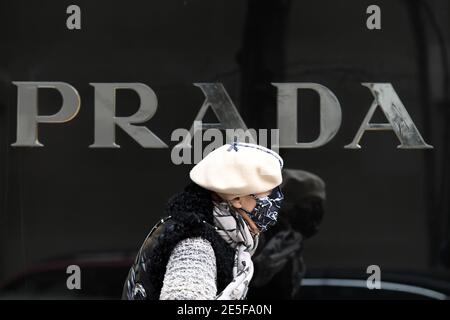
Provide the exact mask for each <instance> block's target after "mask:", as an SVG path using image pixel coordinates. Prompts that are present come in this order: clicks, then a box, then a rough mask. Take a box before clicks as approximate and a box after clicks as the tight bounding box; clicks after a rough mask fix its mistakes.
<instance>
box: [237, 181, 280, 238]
mask: <svg viewBox="0 0 450 320" xmlns="http://www.w3.org/2000/svg"><path fill="white" fill-rule="evenodd" d="M271 192H272V190H268V191H266V192H261V193H255V196H256V197H257V198H262V197H267V196H268V195H270V193H271ZM230 203H231V204H232V205H233V207H234V208H235V209H237V210H236V211H237V212H238V213H239V214H240V215H241V216H242V217H243V218H244V220H245V222H247V225H248V226H249V229H250V232H251V233H253V234H258V233H259V232H260V230H259V229H258V227H257V226H256V224H255V222H253V220H252V219H251V218H250V217H249V216H248V215H247V213H246V212H245V211H244V210H242V209H245V210H246V211H249V212H251V211H252V210H253V209H254V208H255V207H256V199H255V198H254V197H253V196H251V195H247V196H242V197H236V198H234V199H232V200H230Z"/></svg>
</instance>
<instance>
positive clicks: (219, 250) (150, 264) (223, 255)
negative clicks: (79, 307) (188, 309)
mask: <svg viewBox="0 0 450 320" xmlns="http://www.w3.org/2000/svg"><path fill="white" fill-rule="evenodd" d="M165 211H166V212H165V216H166V218H165V219H162V220H161V221H160V222H159V223H158V224H157V225H155V227H154V228H153V229H152V230H151V232H150V233H149V235H148V236H147V238H146V239H145V241H144V243H143V244H142V247H141V249H140V250H139V252H138V254H137V256H136V259H135V261H134V264H133V266H132V267H131V269H130V271H129V273H128V276H127V279H126V281H125V285H124V289H123V294H122V299H125V300H145V299H148V300H157V299H160V298H161V299H171V298H175V299H195V298H200V299H204V298H205V297H211V298H212V297H213V296H214V295H215V294H216V293H218V292H221V291H222V290H223V289H224V288H225V287H226V286H227V285H228V284H229V283H230V282H231V281H232V279H233V272H232V270H233V263H234V255H235V249H234V248H232V247H231V246H230V245H229V244H227V243H226V242H225V240H223V238H222V237H221V236H220V235H219V234H218V233H217V232H216V230H215V228H214V217H213V202H212V198H211V193H210V192H209V191H208V190H206V189H204V188H202V187H200V186H198V185H197V184H195V183H193V182H191V183H190V184H188V185H187V186H186V187H185V188H184V190H183V191H182V192H180V193H178V194H176V195H174V196H173V197H172V198H171V199H170V200H169V201H168V204H167V207H166V210H165ZM183 255H186V256H185V257H183ZM189 256H190V257H193V256H195V257H196V260H192V259H191V261H193V263H200V264H201V263H202V261H201V259H202V257H203V258H204V260H205V262H204V265H203V266H201V267H203V268H204V271H205V272H200V273H198V275H202V274H203V276H204V277H206V278H202V277H199V278H197V279H194V280H197V281H190V283H193V284H194V286H193V287H192V286H191V287H189V288H188V287H185V289H186V290H176V291H177V292H176V295H173V294H174V292H175V290H173V289H174V288H176V287H173V286H172V287H170V286H169V285H166V284H169V282H170V281H173V279H176V277H177V275H176V274H175V273H173V272H172V271H173V270H176V269H177V268H176V264H177V261H178V263H179V262H182V260H183V259H189ZM211 257H213V259H214V258H215V261H214V260H211ZM168 266H169V270H168ZM171 267H175V268H171ZM192 270H193V269H191V271H192ZM166 271H167V272H166ZM169 271H170V272H169ZM177 272H183V271H177ZM184 276H186V274H185V275H184ZM211 277H213V278H212V279H214V282H215V283H214V285H215V286H211V284H210V283H201V282H203V281H205V282H211ZM195 282H197V286H195ZM199 282H200V283H199ZM178 286H179V284H178ZM214 291H215V292H214Z"/></svg>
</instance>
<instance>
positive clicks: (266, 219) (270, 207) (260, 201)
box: [242, 187, 284, 232]
mask: <svg viewBox="0 0 450 320" xmlns="http://www.w3.org/2000/svg"><path fill="white" fill-rule="evenodd" d="M251 196H252V197H253V198H254V199H255V200H256V206H255V208H254V209H253V210H252V211H247V210H245V209H243V208H242V209H243V210H244V211H245V212H246V213H247V214H248V216H249V217H250V219H252V220H253V222H254V223H255V224H256V225H257V226H258V228H259V230H260V231H261V232H264V231H267V229H269V228H270V227H271V226H273V225H274V224H275V223H277V218H278V212H279V211H280V208H281V204H282V203H283V199H284V195H283V193H282V192H281V189H280V187H276V188H275V189H273V190H272V193H271V194H270V195H268V196H266V197H262V198H258V197H257V196H255V195H254V194H251Z"/></svg>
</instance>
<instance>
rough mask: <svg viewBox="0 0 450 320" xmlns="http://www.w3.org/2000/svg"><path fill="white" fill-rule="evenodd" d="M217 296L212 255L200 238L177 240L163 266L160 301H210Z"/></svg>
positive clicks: (212, 251) (206, 241) (215, 270)
mask: <svg viewBox="0 0 450 320" xmlns="http://www.w3.org/2000/svg"><path fill="white" fill-rule="evenodd" d="M216 296H217V269H216V256H215V254H214V250H213V248H212V246H211V243H210V242H209V241H208V240H205V239H203V238H200V237H195V238H187V239H185V240H182V241H180V242H179V243H178V244H177V245H176V247H175V248H174V249H173V251H172V253H171V255H170V258H169V262H168V263H167V267H166V273H165V275H164V281H163V286H162V289H161V294H160V297H159V299H160V300H213V299H215V298H216Z"/></svg>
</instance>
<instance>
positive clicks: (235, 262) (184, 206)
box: [122, 142, 283, 300]
mask: <svg viewBox="0 0 450 320" xmlns="http://www.w3.org/2000/svg"><path fill="white" fill-rule="evenodd" d="M282 167H283V160H282V159H281V157H280V156H279V155H278V154H277V153H275V152H274V151H272V150H270V149H267V148H265V147H262V146H259V145H256V144H251V143H241V142H235V143H233V144H231V145H229V144H228V145H224V146H222V147H220V148H217V149H216V150H214V151H212V152H211V153H209V154H208V155H207V156H206V157H205V158H204V159H203V160H202V161H200V162H199V163H198V164H197V165H195V166H194V167H193V168H192V170H191V171H190V174H189V175H190V178H191V180H192V182H191V183H190V184H189V185H188V186H186V187H185V189H184V191H183V192H181V193H179V194H177V195H175V196H173V197H172V198H171V199H170V200H169V202H168V205H167V207H166V215H167V217H166V218H165V219H162V220H161V221H160V222H159V223H158V224H157V225H155V226H154V227H153V229H152V230H151V231H150V234H149V235H148V236H147V238H146V239H145V241H144V243H143V245H142V247H141V249H140V251H139V253H138V255H137V257H136V260H135V263H134V265H133V266H132V268H131V269H130V272H129V274H128V277H127V279H126V282H125V286H124V291H123V296H122V298H123V299H128V300H137V299H162V300H165V299H177V300H197V299H203V300H212V299H244V298H245V297H246V294H247V290H248V284H249V283H250V280H251V278H252V276H253V262H252V260H251V256H252V255H253V253H254V252H255V250H256V248H257V246H258V238H259V233H260V232H264V231H266V230H267V229H268V228H270V227H271V226H272V225H274V224H275V223H276V221H277V215H278V211H279V210H280V207H281V203H282V201H283V194H282V193H281V190H280V189H279V187H278V186H279V185H280V184H281V182H282V174H281V169H282Z"/></svg>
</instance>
